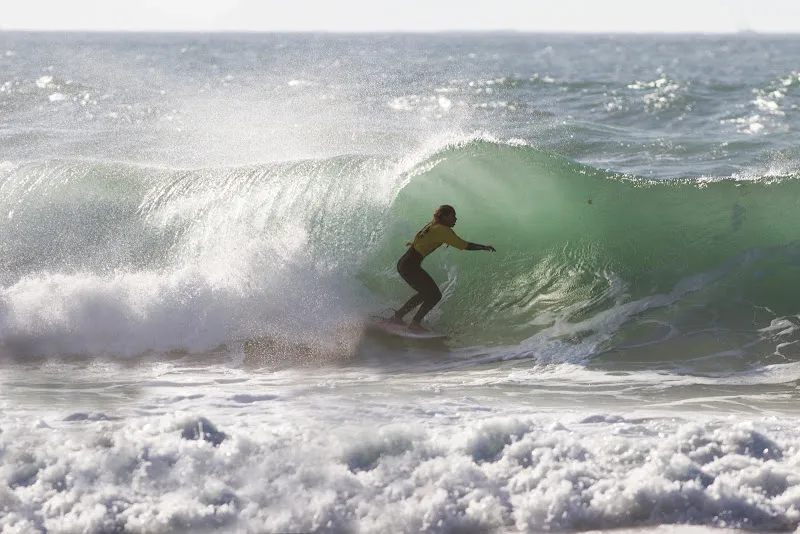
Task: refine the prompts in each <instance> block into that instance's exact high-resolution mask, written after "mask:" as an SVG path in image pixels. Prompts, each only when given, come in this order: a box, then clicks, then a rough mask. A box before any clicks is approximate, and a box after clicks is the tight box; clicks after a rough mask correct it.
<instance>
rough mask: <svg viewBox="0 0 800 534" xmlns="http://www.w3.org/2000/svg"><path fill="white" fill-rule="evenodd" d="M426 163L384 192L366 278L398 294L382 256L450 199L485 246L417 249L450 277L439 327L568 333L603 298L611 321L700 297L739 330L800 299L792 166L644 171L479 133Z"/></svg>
mask: <svg viewBox="0 0 800 534" xmlns="http://www.w3.org/2000/svg"><path fill="white" fill-rule="evenodd" d="M426 165H427V167H423V169H424V171H422V172H419V173H418V174H416V175H414V176H413V177H412V178H411V179H410V181H409V182H408V184H407V185H406V186H405V187H404V188H403V189H402V190H401V191H400V193H399V194H398V196H397V198H396V200H395V202H394V204H393V205H392V209H391V218H392V219H393V222H392V224H391V225H390V230H389V231H388V232H387V234H386V236H385V238H384V240H383V242H382V244H381V246H380V247H378V250H377V251H376V252H375V254H374V256H372V257H371V258H370V259H369V260H368V262H367V266H366V271H367V273H368V274H367V276H366V278H367V280H368V283H369V285H370V287H372V288H373V289H374V290H375V291H378V292H385V293H386V294H387V295H390V296H391V298H394V299H402V297H403V296H404V295H406V294H407V293H408V290H407V289H406V288H404V287H403V285H402V283H401V282H400V283H395V282H394V281H393V280H392V273H390V272H388V271H382V270H381V269H382V267H383V266H393V265H394V261H396V258H397V257H398V256H399V255H400V254H401V253H402V250H403V242H404V241H405V240H408V239H409V238H410V237H411V236H413V234H414V232H415V231H416V227H417V226H422V225H423V224H424V223H425V222H426V221H427V220H429V218H430V214H431V212H432V211H433V209H434V207H435V206H436V205H438V204H443V203H447V204H452V205H453V206H455V207H456V210H457V212H458V217H459V221H458V224H457V226H456V228H455V230H456V231H457V233H458V234H459V235H460V236H462V237H464V238H465V239H467V240H469V241H475V242H479V243H490V244H492V245H494V246H495V247H496V248H497V249H498V252H497V254H494V255H492V254H488V253H484V252H459V251H447V252H445V253H442V252H440V251H437V252H436V253H435V254H434V255H433V256H431V257H429V259H428V260H426V263H425V266H426V268H428V269H429V270H430V271H431V272H432V273H433V274H434V277H435V278H436V279H437V280H438V281H441V282H443V284H444V287H447V288H448V290H449V291H445V294H446V299H445V301H444V303H443V304H441V314H440V317H439V318H438V319H439V320H438V325H439V326H438V327H439V328H441V329H443V330H445V331H453V332H459V333H463V335H465V336H466V337H467V338H469V339H472V340H473V341H476V340H477V341H488V340H489V339H491V338H492V337H494V341H507V342H519V341H520V340H521V339H525V338H527V337H529V336H531V335H534V334H535V333H536V332H538V331H540V330H541V329H543V328H549V329H551V330H552V329H553V326H554V325H557V326H558V325H560V327H559V328H556V330H555V332H556V333H557V332H562V331H563V332H570V334H571V335H576V333H575V331H576V329H575V328H574V325H583V326H584V328H577V330H596V329H598V328H599V329H602V328H604V327H608V328H616V324H617V323H616V322H615V320H612V319H611V317H612V316H613V315H614V313H613V312H612V310H614V309H617V310H621V311H620V313H621V314H622V315H623V317H622V318H621V319H622V320H623V321H627V320H629V319H631V318H632V317H636V316H638V315H641V314H643V313H645V312H646V311H647V310H650V309H654V308H665V307H666V308H668V309H671V310H675V309H677V310H679V313H682V314H684V315H685V314H687V313H698V310H702V313H705V314H708V315H709V317H712V316H713V318H712V319H710V320H709V324H712V323H713V324H714V325H717V326H720V325H721V326H723V327H725V328H741V327H743V326H747V327H748V328H751V329H753V328H755V327H756V326H757V325H756V323H759V321H756V322H755V323H754V321H753V318H754V314H758V315H759V316H760V317H761V318H760V323H761V324H760V326H765V325H768V324H769V323H770V320H771V319H770V317H772V318H775V317H780V316H784V315H789V314H796V313H798V312H800V298H799V297H800V290H799V289H798V283H797V281H798V279H800V278H799V277H800V246H798V241H797V228H798V225H800V211H798V198H800V182H798V181H797V179H796V177H794V176H784V177H758V178H753V179H719V180H697V179H675V180H670V181H650V180H644V179H640V178H636V177H630V176H624V175H620V174H617V173H613V172H606V171H602V170H599V169H595V168H591V167H587V166H584V165H581V164H578V163H576V162H574V161H570V160H568V159H565V158H563V157H560V156H557V155H554V154H550V153H546V152H542V151H540V150H537V149H535V148H531V147H528V146H513V145H508V144H498V143H485V142H474V143H469V144H467V145H464V146H459V147H455V148H450V149H448V150H445V151H443V152H441V153H438V154H436V155H435V156H433V158H432V159H431V160H430V161H428V162H427V163H426ZM448 283H452V285H451V286H448ZM387 287H388V288H390V289H389V290H388V291H387V290H386V289H385V288H387ZM662 312H663V310H662ZM762 315H763V316H762ZM609 321H610V324H606V325H604V324H603V322H609ZM764 321H766V323H764ZM487 332H494V333H495V334H496V335H495V336H487V335H486V333H487ZM578 335H580V334H578Z"/></svg>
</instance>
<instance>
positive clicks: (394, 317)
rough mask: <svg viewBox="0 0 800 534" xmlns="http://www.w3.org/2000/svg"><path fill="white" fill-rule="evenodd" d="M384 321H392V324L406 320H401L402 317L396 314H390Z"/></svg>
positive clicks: (403, 322)
mask: <svg viewBox="0 0 800 534" xmlns="http://www.w3.org/2000/svg"><path fill="white" fill-rule="evenodd" d="M386 322H389V323H392V324H402V325H405V324H406V322H405V321H403V318H402V317H398V316H397V315H392V316H391V317H389V318H388V319H387V320H386Z"/></svg>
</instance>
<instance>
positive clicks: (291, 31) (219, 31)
mask: <svg viewBox="0 0 800 534" xmlns="http://www.w3.org/2000/svg"><path fill="white" fill-rule="evenodd" d="M0 32H2V33H84V34H86V33H97V34H109V33H127V34H133V33H140V34H256V35H257V34H262V35H274V34H327V35H386V34H397V35H436V34H499V33H506V34H520V35H693V36H721V35H729V36H734V35H738V36H794V35H800V29H799V30H793V31H783V30H781V31H771V30H766V31H764V30H753V29H746V30H721V31H695V30H688V31H683V30H650V31H637V30H543V29H530V30H518V29H463V28H462V29H437V30H409V29H393V30H388V29H379V30H313V29H288V30H286V29H285V30H272V29H228V28H224V29H202V28H192V29H171V28H170V29H142V28H135V29H131V28H127V29H119V28H117V29H105V28H103V29H101V28H68V29H64V28H3V27H2V26H0Z"/></svg>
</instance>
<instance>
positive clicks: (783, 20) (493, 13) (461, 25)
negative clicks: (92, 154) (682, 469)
mask: <svg viewBox="0 0 800 534" xmlns="http://www.w3.org/2000/svg"><path fill="white" fill-rule="evenodd" d="M0 29H4V30H96V31H264V32H274V31H328V32H370V31H372V32H384V31H413V32H428V31H461V30H475V31H481V30H483V31H494V30H516V31H533V32H601V33H605V32H613V33H616V32H638V33H651V32H692V33H695V32H699V33H726V32H736V31H742V30H750V31H757V32H765V33H766V32H780V33H796V32H800V0H662V1H661V2H646V1H641V0H483V1H477V0H0Z"/></svg>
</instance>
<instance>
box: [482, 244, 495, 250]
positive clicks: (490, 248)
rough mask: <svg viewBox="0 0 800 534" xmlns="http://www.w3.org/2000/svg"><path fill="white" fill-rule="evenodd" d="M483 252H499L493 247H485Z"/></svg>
mask: <svg viewBox="0 0 800 534" xmlns="http://www.w3.org/2000/svg"><path fill="white" fill-rule="evenodd" d="M483 250H489V251H491V252H497V250H495V248H494V247H493V246H492V245H483Z"/></svg>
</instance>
